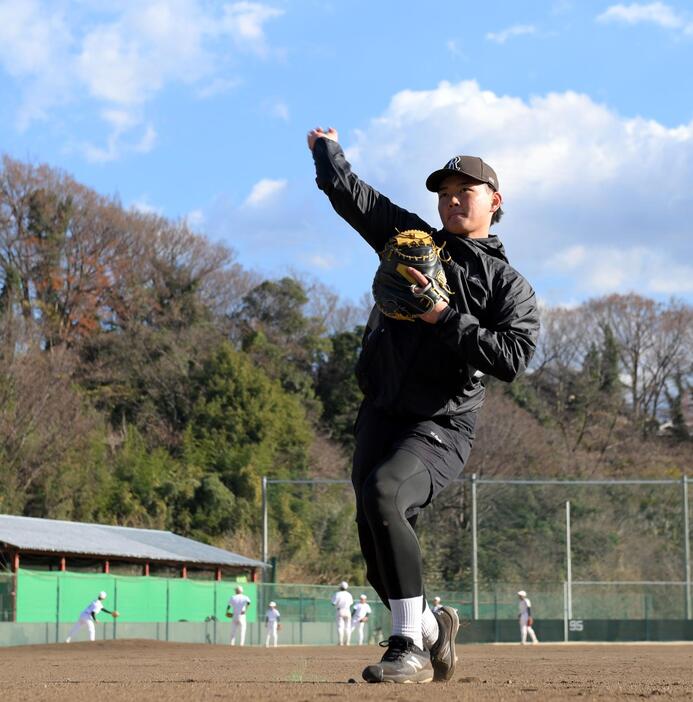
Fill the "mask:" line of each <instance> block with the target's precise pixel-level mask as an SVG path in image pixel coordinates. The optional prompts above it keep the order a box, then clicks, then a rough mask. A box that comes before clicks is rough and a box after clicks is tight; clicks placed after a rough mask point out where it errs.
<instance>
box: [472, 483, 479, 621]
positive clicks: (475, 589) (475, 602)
mask: <svg viewBox="0 0 693 702" xmlns="http://www.w3.org/2000/svg"><path fill="white" fill-rule="evenodd" d="M477 556H478V541H477V532H476V473H472V619H473V620H474V621H476V620H477V619H478V618H479V568H478V560H477Z"/></svg>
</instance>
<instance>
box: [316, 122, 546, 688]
mask: <svg viewBox="0 0 693 702" xmlns="http://www.w3.org/2000/svg"><path fill="white" fill-rule="evenodd" d="M308 146H309V148H310V149H311V151H312V153H313V158H314V161H315V167H316V173H317V178H316V182H317V184H318V187H319V188H320V189H321V190H322V191H323V192H325V194H326V195H327V196H328V197H329V199H330V202H331V203H332V206H333V207H334V209H335V210H336V211H337V213H338V214H340V215H341V216H342V217H343V218H344V219H345V220H346V221H347V222H349V224H351V226H352V227H354V229H356V231H357V232H358V233H359V234H360V235H361V236H362V237H363V238H364V239H365V240H366V241H367V242H368V243H369V244H370V245H371V246H372V247H373V248H374V249H375V251H380V250H382V248H383V246H384V245H385V242H386V241H387V240H388V239H389V238H390V237H391V236H393V235H394V234H395V233H396V230H399V231H405V230H407V229H421V230H424V231H428V232H431V233H432V236H433V238H434V240H435V241H436V243H437V244H438V245H439V246H442V245H445V251H446V253H447V254H448V256H449V260H446V261H445V263H444V267H445V273H446V276H447V280H448V284H449V285H450V287H451V289H452V290H453V293H454V294H453V295H452V296H451V298H450V303H449V304H447V303H445V302H439V303H438V304H437V305H436V306H435V307H434V308H433V309H432V310H430V311H429V312H427V313H426V314H424V315H421V316H420V317H419V319H418V320H417V321H416V322H414V323H413V324H412V323H411V322H407V321H399V320H394V319H390V318H388V317H385V316H383V315H382V314H380V313H379V312H378V311H377V310H374V311H373V313H371V316H370V318H369V320H368V325H367V328H366V334H365V335H364V343H363V348H362V351H361V355H360V358H359V362H358V365H357V369H356V370H357V377H358V379H359V384H360V386H361V388H362V390H363V391H364V395H365V399H364V402H363V404H362V406H361V408H360V410H359V415H358V418H357V421H356V426H355V435H356V449H355V452H354V460H353V469H352V483H353V486H354V492H355V495H356V513H357V517H356V519H357V526H358V531H359V540H360V543H361V550H362V553H363V556H364V559H365V561H366V568H367V577H368V580H369V582H370V583H371V584H372V585H373V587H374V588H375V589H376V591H377V592H378V594H379V596H380V597H381V599H382V600H383V602H384V603H385V604H386V605H387V606H388V607H389V608H390V610H391V612H392V635H391V636H390V638H389V640H388V649H387V651H386V652H385V654H384V656H383V658H382V660H381V661H380V663H377V664H374V665H371V666H368V667H367V668H366V669H365V670H364V671H363V677H364V678H365V679H366V680H367V681H369V682H385V681H391V682H429V681H430V680H432V679H436V680H448V679H450V677H451V676H452V674H453V672H454V669H455V662H456V657H455V647H454V644H455V636H456V633H457V630H458V628H459V620H458V617H457V613H456V611H455V610H454V609H452V608H451V607H443V608H442V609H441V610H440V611H439V612H437V613H435V614H433V613H432V612H431V610H430V609H429V608H428V607H427V606H426V603H425V601H424V586H423V573H422V559H421V550H420V547H419V542H418V539H417V538H416V534H415V532H414V526H415V523H416V515H417V514H418V512H419V511H420V510H421V509H422V508H424V507H426V506H427V505H428V504H429V503H430V502H431V501H432V500H433V499H434V498H435V497H436V496H437V495H438V493H439V492H440V491H441V490H442V489H443V488H445V487H446V486H447V485H449V484H450V482H451V481H453V480H454V479H455V478H457V477H458V476H459V475H460V473H461V472H462V470H463V468H464V464H465V463H466V461H467V459H468V457H469V453H470V451H471V447H472V442H473V439H474V425H475V423H476V417H477V412H478V410H479V408H480V407H481V405H482V403H483V399H484V387H483V384H482V382H481V378H482V376H483V375H484V374H491V375H494V376H495V377H498V378H500V379H501V380H506V381H511V380H513V378H515V377H516V376H517V375H518V374H519V373H521V372H522V371H523V370H524V369H525V368H526V367H527V364H528V363H529V360H530V358H531V356H532V353H533V351H534V348H535V347H536V340H537V335H538V330H539V321H538V312H537V305H536V298H535V295H534V291H533V290H532V288H531V287H530V285H529V284H528V283H527V281H526V280H525V279H524V278H523V277H522V276H521V275H520V274H519V273H518V272H517V271H515V269H513V268H512V267H511V266H510V265H509V264H508V260H507V258H506V256H505V252H504V251H503V246H502V244H501V243H500V241H499V240H498V238H497V237H495V236H490V235H489V229H490V226H491V224H492V223H493V222H494V221H497V220H498V219H499V218H500V215H501V204H502V196H501V194H500V190H499V185H498V178H497V176H496V174H495V172H494V171H493V169H492V168H490V167H489V166H488V164H486V163H484V162H483V161H482V160H481V159H480V158H478V157H470V156H456V157H454V158H452V159H451V160H450V161H449V162H448V163H447V164H446V165H445V166H444V167H443V168H441V169H439V170H437V171H435V172H434V173H432V174H431V175H430V176H429V177H428V179H427V181H426V186H427V188H428V189H429V190H430V191H431V192H435V193H437V195H438V212H439V215H440V218H441V221H442V223H443V228H442V229H440V230H435V229H434V228H433V227H431V226H430V225H429V224H428V223H427V222H425V221H424V220H423V219H421V218H420V217H419V216H418V215H416V214H413V213H411V212H409V211H407V210H405V209H403V208H401V207H399V206H397V205H395V204H393V203H392V202H391V201H390V200H389V199H388V198H387V197H385V196H384V195H381V194H380V193H379V192H377V191H376V190H375V189H374V188H372V187H371V186H369V185H368V184H367V183H365V182H363V181H362V180H361V179H360V178H358V176H356V175H355V174H354V173H353V172H352V171H351V167H350V165H349V163H348V162H347V161H346V159H345V157H344V153H343V151H342V149H341V147H340V146H339V143H338V135H337V132H336V130H334V129H329V130H328V131H324V130H322V129H320V128H317V129H314V130H312V131H310V132H309V133H308ZM374 268H375V266H374ZM409 270H410V271H413V269H409ZM415 273H416V271H413V272H412V275H414V274H415ZM419 282H420V283H421V284H422V285H424V284H425V283H426V280H425V278H423V277H421V278H419Z"/></svg>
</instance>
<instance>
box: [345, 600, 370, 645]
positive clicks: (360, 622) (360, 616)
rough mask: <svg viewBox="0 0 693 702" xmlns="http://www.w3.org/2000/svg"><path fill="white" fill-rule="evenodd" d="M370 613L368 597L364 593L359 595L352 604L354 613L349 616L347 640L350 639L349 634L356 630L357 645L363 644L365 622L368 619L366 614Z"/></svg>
mask: <svg viewBox="0 0 693 702" xmlns="http://www.w3.org/2000/svg"><path fill="white" fill-rule="evenodd" d="M370 613H371V606H370V605H369V604H368V598H367V597H366V596H365V595H361V596H360V597H359V601H358V602H357V603H356V604H355V605H354V613H353V615H352V617H351V632H350V634H349V641H351V634H353V633H354V631H358V632H359V634H358V635H359V646H363V639H364V632H365V629H366V622H367V621H368V615H369V614H370Z"/></svg>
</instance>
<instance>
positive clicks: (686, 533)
mask: <svg viewBox="0 0 693 702" xmlns="http://www.w3.org/2000/svg"><path fill="white" fill-rule="evenodd" d="M681 489H682V491H683V565H684V577H685V579H686V619H691V541H690V524H689V519H688V478H687V477H686V474H685V473H684V474H683V475H682V476H681Z"/></svg>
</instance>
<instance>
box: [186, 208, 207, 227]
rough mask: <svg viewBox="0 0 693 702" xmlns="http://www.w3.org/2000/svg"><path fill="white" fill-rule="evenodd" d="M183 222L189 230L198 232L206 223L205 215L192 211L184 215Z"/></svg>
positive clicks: (201, 212) (198, 211)
mask: <svg viewBox="0 0 693 702" xmlns="http://www.w3.org/2000/svg"><path fill="white" fill-rule="evenodd" d="M185 221H186V223H187V225H188V226H189V227H190V228H191V229H196V230H200V229H201V228H202V227H203V226H204V225H205V222H206V217H205V213H204V212H203V211H202V210H192V211H190V212H188V214H187V215H186V217H185Z"/></svg>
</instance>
